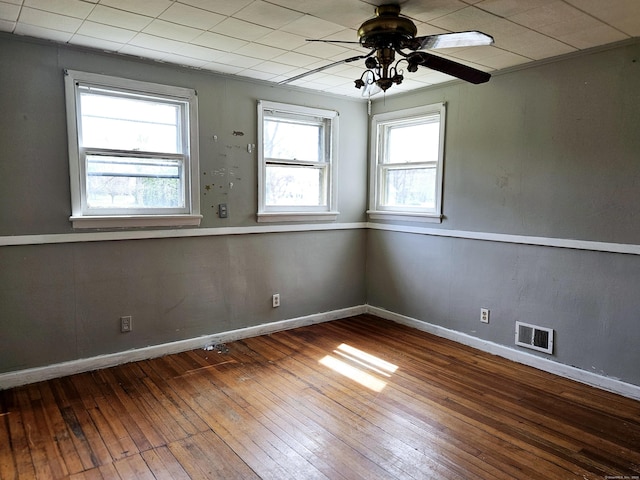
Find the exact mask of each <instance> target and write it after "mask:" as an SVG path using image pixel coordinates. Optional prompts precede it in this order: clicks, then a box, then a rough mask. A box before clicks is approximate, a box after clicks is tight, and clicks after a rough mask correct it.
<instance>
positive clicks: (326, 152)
mask: <svg viewBox="0 0 640 480" xmlns="http://www.w3.org/2000/svg"><path fill="white" fill-rule="evenodd" d="M337 124H338V115H337V112H334V111H330V110H321V109H317V108H310V107H302V106H297V105H287V104H282V103H276V102H267V101H260V102H258V161H259V168H258V221H259V222H280V221H308V220H335V219H336V217H337V215H338V212H337V211H335V190H336V178H335V176H336V174H335V172H336V151H337Z"/></svg>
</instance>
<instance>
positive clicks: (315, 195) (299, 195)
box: [265, 165, 327, 207]
mask: <svg viewBox="0 0 640 480" xmlns="http://www.w3.org/2000/svg"><path fill="white" fill-rule="evenodd" d="M325 172H326V169H325V168H319V167H298V166H288V165H286V166H283V165H267V167H266V176H267V178H266V185H265V187H266V204H267V205H271V206H279V205H280V206H283V205H287V206H297V207H303V206H324V205H326V204H327V189H326V181H325V176H326V173H325Z"/></svg>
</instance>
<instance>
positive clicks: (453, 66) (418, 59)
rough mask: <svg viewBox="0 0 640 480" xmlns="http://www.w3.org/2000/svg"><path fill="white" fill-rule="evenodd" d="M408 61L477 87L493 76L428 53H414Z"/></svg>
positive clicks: (409, 56)
mask: <svg viewBox="0 0 640 480" xmlns="http://www.w3.org/2000/svg"><path fill="white" fill-rule="evenodd" d="M407 60H408V61H409V63H410V64H411V63H413V64H416V65H422V66H423V67H427V68H430V69H431V70H436V71H438V72H442V73H446V74H447V75H451V76H454V77H456V78H459V79H460V80H465V81H467V82H470V83H474V84H476V85H477V84H479V83H485V82H488V81H489V79H490V78H491V75H490V74H489V73H487V72H483V71H482V70H477V69H475V68H472V67H469V66H467V65H463V64H462V63H458V62H454V61H452V60H449V59H447V58H443V57H438V56H436V55H431V54H430V53H427V52H413V53H411V54H409V55H408V56H407Z"/></svg>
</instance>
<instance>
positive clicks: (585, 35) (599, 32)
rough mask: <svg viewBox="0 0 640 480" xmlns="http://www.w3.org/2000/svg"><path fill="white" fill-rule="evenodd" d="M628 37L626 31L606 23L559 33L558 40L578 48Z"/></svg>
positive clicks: (604, 43)
mask: <svg viewBox="0 0 640 480" xmlns="http://www.w3.org/2000/svg"><path fill="white" fill-rule="evenodd" d="M627 38H628V36H627V35H625V34H624V33H622V32H620V31H619V30H616V29H614V28H611V27H610V26H609V25H604V24H601V25H596V26H591V27H589V28H586V29H584V30H581V31H577V32H573V33H568V34H562V35H558V40H561V41H563V42H565V43H567V44H569V45H571V46H573V47H576V48H578V49H585V48H591V47H596V46H598V45H606V44H607V43H613V42H619V41H621V40H625V39H627Z"/></svg>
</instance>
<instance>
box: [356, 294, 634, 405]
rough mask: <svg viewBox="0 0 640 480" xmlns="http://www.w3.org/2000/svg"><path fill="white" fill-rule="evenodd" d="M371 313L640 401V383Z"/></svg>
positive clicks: (373, 309) (377, 311)
mask: <svg viewBox="0 0 640 480" xmlns="http://www.w3.org/2000/svg"><path fill="white" fill-rule="evenodd" d="M367 313H370V314H371V315H375V316H377V317H380V318H384V319H386V320H391V321H393V322H396V323H400V324H402V325H406V326H408V327H413V328H415V329H417V330H422V331H423V332H427V333H431V334H433V335H436V336H438V337H442V338H446V339H448V340H453V341H454V342H458V343H461V344H463V345H467V346H469V347H473V348H476V349H478V350H481V351H483V352H487V353H491V354H493V355H498V356H499V357H503V358H506V359H508V360H512V361H514V362H518V363H522V364H523V365H528V366H530V367H533V368H537V369H538V370H542V371H545V372H549V373H553V374H555V375H559V376H561V377H564V378H568V379H570V380H575V381H577V382H580V383H584V384H586V385H590V386H592V387H597V388H600V389H602V390H607V391H609V392H613V393H617V394H619V395H622V396H625V397H628V398H633V399H634V400H640V386H637V385H633V384H631V383H626V382H623V381H621V380H618V379H616V378H611V377H605V376H602V375H598V374H596V373H592V372H589V371H587V370H582V369H580V368H576V367H572V366H570V365H564V364H562V363H558V362H555V361H553V360H548V359H546V358H542V357H538V356H536V355H532V354H530V353H527V352H521V351H519V350H516V349H514V348H510V347H506V346H504V345H500V344H497V343H493V342H489V341H487V340H482V339H480V338H477V337H473V336H471V335H467V334H465V333H461V332H457V331H455V330H450V329H448V328H444V327H440V326H438V325H433V324H431V323H427V322H423V321H422V320H417V319H415V318H411V317H406V316H404V315H400V314H397V313H393V312H390V311H388V310H384V309H382V308H378V307H372V306H370V305H368V306H367Z"/></svg>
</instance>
